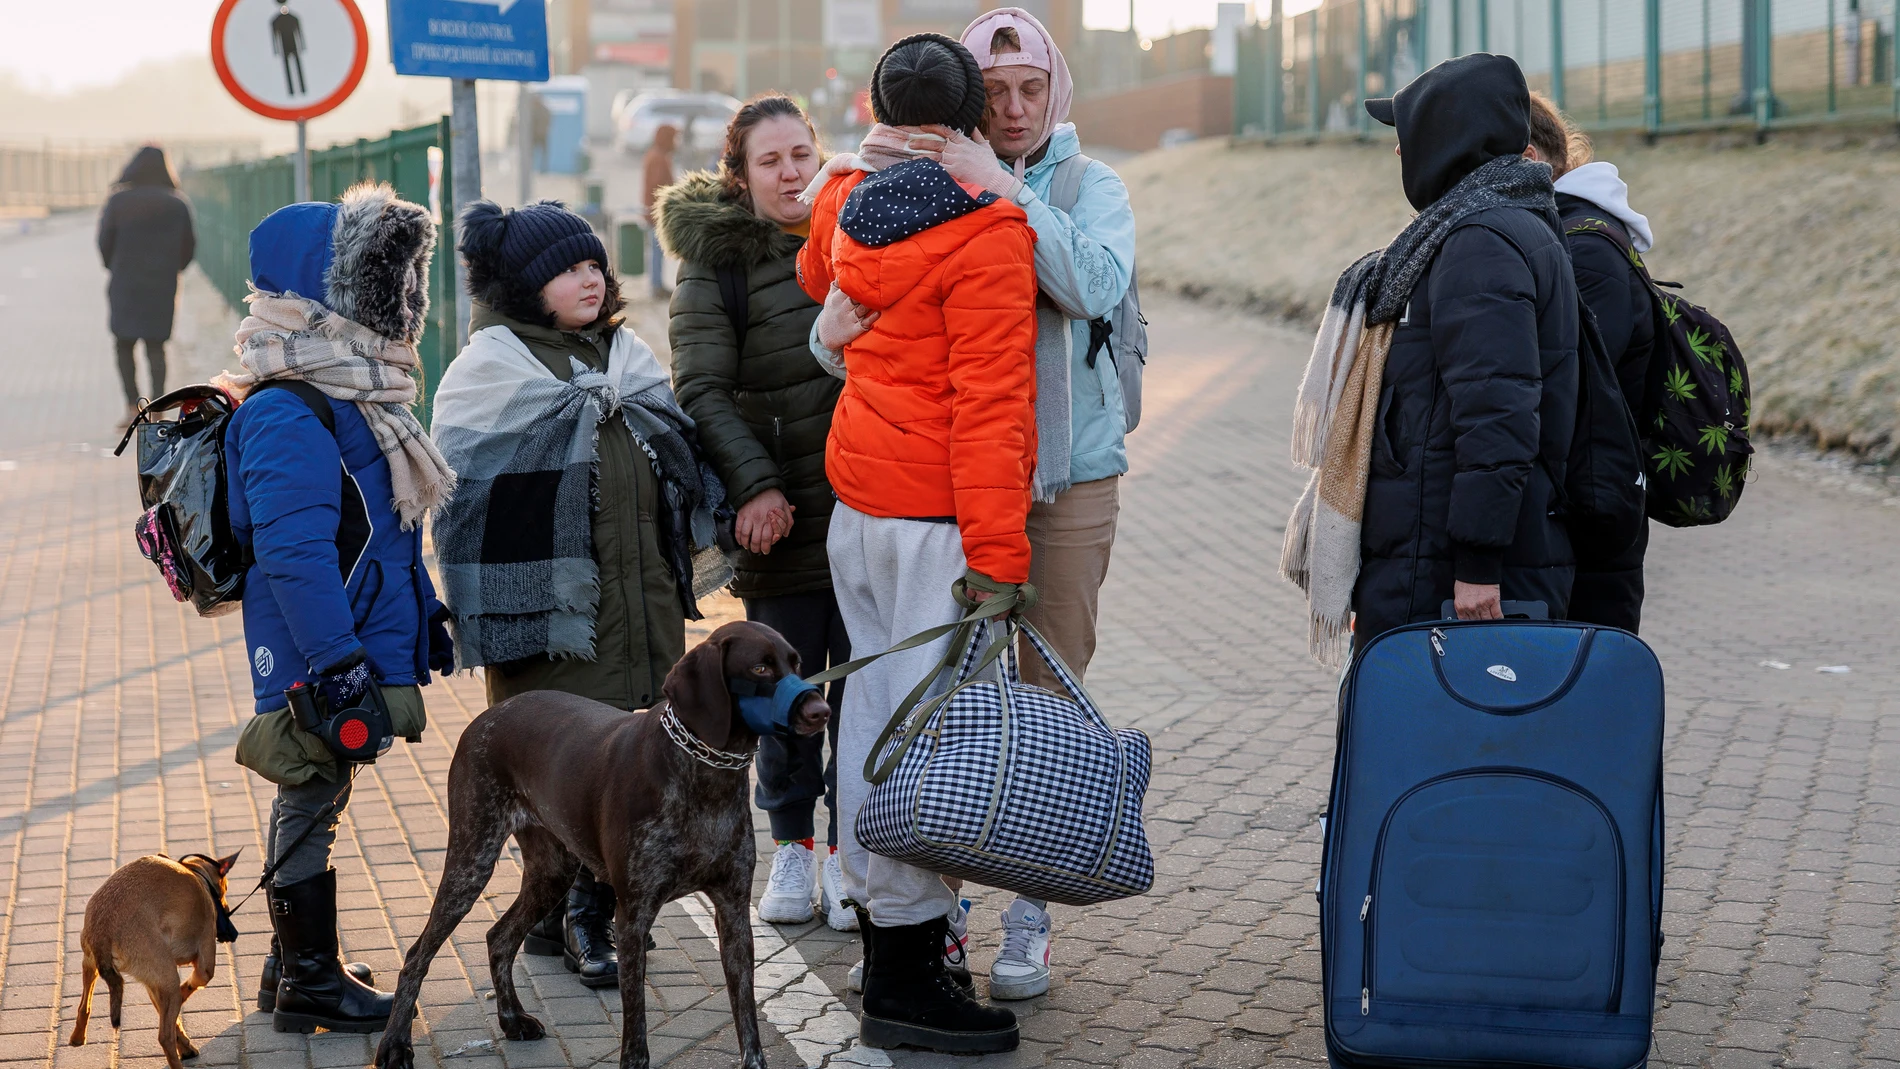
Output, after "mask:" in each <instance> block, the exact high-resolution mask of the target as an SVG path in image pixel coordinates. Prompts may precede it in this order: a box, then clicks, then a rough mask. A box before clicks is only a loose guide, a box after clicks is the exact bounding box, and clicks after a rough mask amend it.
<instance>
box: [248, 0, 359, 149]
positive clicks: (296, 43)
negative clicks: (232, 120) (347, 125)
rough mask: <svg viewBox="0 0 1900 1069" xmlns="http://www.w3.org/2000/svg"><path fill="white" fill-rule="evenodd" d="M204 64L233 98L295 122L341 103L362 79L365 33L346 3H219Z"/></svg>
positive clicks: (285, 0) (286, 0)
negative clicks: (208, 56)
mask: <svg viewBox="0 0 1900 1069" xmlns="http://www.w3.org/2000/svg"><path fill="white" fill-rule="evenodd" d="M211 62H212V65H213V66H215V67H216V68H217V70H218V78H219V80H220V81H222V82H224V87H225V88H226V89H228V90H230V92H231V95H232V96H233V97H236V98H237V101H238V103H240V104H242V105H244V106H245V107H247V108H249V109H251V110H252V111H254V112H257V113H258V114H259V115H265V116H268V117H270V118H273V119H288V120H303V119H309V118H314V117H315V116H318V115H322V114H323V113H324V112H327V111H329V110H330V109H332V108H334V107H336V106H337V105H338V104H341V103H343V101H344V100H345V99H347V98H348V97H349V95H350V93H351V91H353V90H354V89H355V88H356V84H357V83H358V82H360V81H362V79H363V69H364V67H365V66H366V65H367V64H368V62H369V32H368V30H367V29H366V28H365V27H364V24H363V14H362V12H360V11H358V10H357V9H356V5H355V4H354V3H353V2H351V0H224V3H223V5H222V6H220V7H219V8H218V14H217V17H216V18H215V19H213V20H212V23H211Z"/></svg>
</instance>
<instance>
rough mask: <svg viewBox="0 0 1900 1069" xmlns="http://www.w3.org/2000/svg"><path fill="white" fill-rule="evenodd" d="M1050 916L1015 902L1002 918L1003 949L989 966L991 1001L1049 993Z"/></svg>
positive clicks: (1022, 902)
mask: <svg viewBox="0 0 1900 1069" xmlns="http://www.w3.org/2000/svg"><path fill="white" fill-rule="evenodd" d="M1053 944H1054V939H1053V937H1051V936H1050V934H1049V914H1048V913H1047V912H1045V911H1043V910H1040V909H1037V908H1036V907H1035V906H1032V905H1030V904H1029V903H1028V902H1025V901H1023V900H1022V899H1020V898H1018V899H1017V900H1016V901H1015V902H1013V903H1011V904H1010V907H1009V911H1008V912H1007V913H1004V914H1003V948H1002V949H1001V950H999V951H997V953H996V963H995V964H994V965H991V966H990V997H991V998H1000V999H1019V998H1035V997H1036V996H1037V995H1040V994H1044V993H1045V992H1047V991H1048V990H1049V951H1050V948H1051V946H1052V945H1053Z"/></svg>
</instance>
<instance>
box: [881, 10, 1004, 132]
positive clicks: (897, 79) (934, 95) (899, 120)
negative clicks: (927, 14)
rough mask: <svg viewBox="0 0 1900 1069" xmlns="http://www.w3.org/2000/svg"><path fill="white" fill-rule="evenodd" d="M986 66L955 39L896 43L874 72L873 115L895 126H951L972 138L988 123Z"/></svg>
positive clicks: (921, 36) (926, 37) (933, 36)
mask: <svg viewBox="0 0 1900 1069" xmlns="http://www.w3.org/2000/svg"><path fill="white" fill-rule="evenodd" d="M987 106H988V95H987V94H986V93H985V92H984V89H983V68H982V67H981V66H980V65H978V63H977V61H976V57H975V56H974V55H972V54H971V53H970V50H969V49H967V48H965V47H963V44H962V42H960V41H957V40H956V39H955V38H951V37H945V36H944V35H943V34H940V33H917V34H912V35H911V36H909V37H906V38H904V39H903V40H901V41H899V42H897V43H896V44H894V45H892V46H891V47H890V48H888V49H886V50H885V52H884V54H883V55H882V56H880V57H878V61H877V67H876V68H875V69H874V70H872V72H871V111H872V113H873V114H874V115H876V116H877V120H878V121H879V122H882V123H888V124H890V125H892V126H928V125H930V124H932V123H937V124H941V125H944V126H948V127H950V128H951V129H953V130H956V131H958V132H960V133H963V134H964V135H966V136H967V135H969V134H970V133H972V132H974V131H975V130H976V128H977V127H978V126H979V125H981V124H982V122H983V111H984V109H985V108H986V107H987Z"/></svg>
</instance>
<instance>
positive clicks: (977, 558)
mask: <svg viewBox="0 0 1900 1069" xmlns="http://www.w3.org/2000/svg"><path fill="white" fill-rule="evenodd" d="M871 100H872V107H873V109H874V111H875V112H876V115H877V118H878V121H879V122H880V123H884V124H890V125H893V126H900V125H901V126H910V127H919V126H925V125H929V124H941V125H944V126H948V127H950V128H952V129H955V130H958V131H960V132H962V133H964V134H966V135H967V134H969V133H971V132H973V131H974V130H975V129H976V127H977V125H978V124H979V123H980V122H982V119H983V110H984V89H983V72H982V69H981V68H980V67H979V66H978V65H977V61H976V57H975V56H973V55H971V54H970V51H969V49H967V48H964V47H963V46H962V45H961V44H959V43H957V42H956V41H954V40H951V39H950V38H947V37H943V36H941V35H938V34H917V35H914V36H911V37H907V38H905V39H903V40H901V41H899V42H898V43H897V44H895V45H892V46H891V48H890V49H889V50H888V51H886V52H885V53H884V55H883V57H882V58H880V59H879V60H878V63H877V67H876V69H875V71H874V73H873V74H872V76H871ZM900 140H901V138H900ZM863 166H864V167H866V168H868V167H871V166H873V165H872V164H870V163H865V164H864V165H863ZM826 174H827V176H828V180H827V181H825V182H824V183H823V185H822V187H821V188H819V189H818V190H817V191H816V195H815V203H814V206H813V211H812V227H811V239H810V240H809V241H807V242H806V243H805V247H804V248H803V249H802V250H800V252H799V254H798V275H799V281H800V283H801V284H802V285H803V286H804V289H805V292H806V294H807V295H809V296H810V297H811V298H812V299H813V300H820V299H824V298H826V297H827V296H828V295H829V294H830V292H831V289H832V286H833V284H834V282H835V283H836V284H837V286H838V287H839V289H840V292H841V293H843V294H844V295H845V296H847V297H848V298H849V299H851V300H852V301H855V302H857V304H858V305H861V306H864V307H866V308H868V309H870V310H872V311H875V312H876V313H877V314H878V318H877V319H876V322H875V324H874V325H873V328H872V329H871V331H870V332H869V333H866V334H863V335H862V336H860V337H858V338H857V339H856V340H854V341H852V342H851V343H850V344H848V345H846V346H845V348H844V353H843V359H844V364H845V367H846V369H847V371H848V376H847V377H846V379H845V384H844V391H843V394H842V395H841V396H840V397H839V400H838V407H837V410H836V413H835V415H834V416H833V420H832V428H831V437H830V440H829V442H828V443H827V445H826V449H825V471H826V474H827V475H828V476H829V478H830V480H831V485H832V488H833V490H834V491H835V492H836V493H837V495H838V503H837V505H836V506H835V507H834V509H833V512H832V516H831V526H830V532H829V535H828V538H827V543H826V549H827V552H828V555H829V558H830V561H831V572H832V582H833V584H834V587H835V589H836V591H837V597H838V606H839V609H840V611H841V612H842V613H843V615H844V620H845V626H846V628H847V629H848V630H849V632H850V635H851V645H852V648H853V649H856V650H860V651H880V650H886V649H889V648H890V647H891V646H892V645H894V644H896V643H897V642H899V641H901V640H903V639H905V638H908V637H910V636H911V635H913V634H915V633H917V632H918V631H921V630H923V629H925V628H928V627H934V626H937V625H941V624H945V623H949V622H952V621H955V620H957V619H959V618H960V617H961V616H962V615H963V613H962V610H961V609H960V607H959V604H958V601H957V600H956V599H957V596H958V595H961V596H963V597H965V598H966V599H968V600H971V601H980V600H983V599H985V598H988V597H991V596H995V595H997V594H1008V593H1013V592H1015V591H1017V590H1018V589H1019V587H1020V586H1021V585H1022V584H1024V583H1026V582H1027V580H1028V579H1029V564H1030V551H1029V538H1028V535H1027V533H1026V525H1027V522H1028V516H1029V497H1030V494H1029V491H1030V479H1031V473H1032V469H1033V467H1034V465H1035V460H1036V423H1035V394H1036V382H1035V337H1036V327H1035V306H1036V278H1035V266H1034V265H1035V261H1034V256H1035V252H1034V242H1035V234H1034V232H1033V231H1032V230H1030V228H1029V224H1028V219H1027V217H1026V216H1025V215H1024V214H1023V211H1022V209H1021V208H1019V207H1017V206H1016V205H1014V204H1011V203H1009V202H1008V201H1005V200H1003V199H1002V198H1000V197H997V196H996V195H994V194H992V193H987V192H983V193H972V192H970V191H969V190H968V189H966V188H965V187H964V186H961V185H959V184H958V183H956V182H955V181H954V180H952V179H951V178H950V176H949V175H948V173H947V172H946V171H945V170H944V168H943V167H942V165H941V164H939V163H937V162H936V161H934V160H930V159H908V160H905V161H904V162H897V163H893V164H891V165H889V166H884V167H883V169H881V170H877V171H875V173H866V171H865V170H864V169H855V168H854V167H853V166H852V163H851V161H849V160H847V161H846V162H845V163H844V164H843V165H841V167H840V170H838V171H835V172H834V171H832V170H831V169H830V168H829V167H827V169H826ZM862 314H865V315H868V314H869V313H868V312H867V313H862ZM949 641H950V640H949V638H948V637H944V638H940V639H938V640H937V641H936V642H932V643H929V644H927V645H924V646H919V647H917V648H915V649H912V650H907V651H904V652H902V653H897V654H893V655H891V656H889V657H886V658H884V659H883V660H880V661H877V662H875V663H873V664H871V665H869V666H866V667H865V668H863V669H861V670H860V671H859V672H858V673H857V674H856V675H855V676H854V677H853V678H852V680H851V685H850V687H849V688H847V689H846V691H845V696H844V709H843V715H842V721H843V722H842V723H841V724H840V726H839V738H838V742H839V745H838V749H839V753H838V773H839V774H838V832H839V838H840V839H841V841H842V849H841V853H842V854H843V858H844V873H845V891H846V893H847V894H849V895H850V896H851V898H852V899H853V900H854V901H856V902H858V903H860V904H861V905H862V908H863V909H864V910H865V914H864V915H862V916H860V918H859V923H860V926H861V928H862V931H863V938H864V945H865V965H864V982H863V990H864V1005H863V1015H862V1017H861V1019H860V1028H859V1037H860V1040H861V1041H862V1042H864V1043H865V1044H867V1045H870V1046H878V1047H891V1046H897V1045H900V1044H908V1045H914V1046H921V1047H925V1048H928V1049H932V1050H940V1051H948V1052H964V1053H982V1052H988V1051H1000V1050H1010V1049H1013V1048H1014V1047H1015V1046H1016V1044H1017V1041H1018V1032H1017V1028H1016V1018H1015V1015H1014V1014H1012V1013H1010V1012H1009V1011H1008V1010H1003V1009H997V1008H993V1007H986V1006H982V1005H980V1004H978V1003H977V1002H975V1001H974V1000H973V998H972V997H971V995H970V993H969V992H967V991H966V990H965V989H964V988H963V987H962V985H961V984H960V983H959V982H958V979H957V978H956V977H955V976H954V975H953V974H952V973H951V971H950V969H949V968H948V966H947V965H946V963H945V960H944V943H945V940H946V938H947V937H948V935H949V931H950V922H949V914H950V913H951V911H952V910H953V909H955V908H956V905H957V900H956V896H955V895H954V894H953V893H952V892H951V891H950V888H949V887H948V886H947V885H946V884H945V883H944V881H943V879H942V878H941V877H939V876H938V875H937V874H936V873H933V872H929V871H926V870H924V869H919V868H915V867H913V866H910V865H907V864H904V863H902V862H899V861H895V860H892V859H890V858H885V857H880V856H877V855H873V854H871V853H869V852H868V851H866V850H865V849H864V848H863V846H862V845H860V844H859V843H858V841H857V837H856V835H855V834H854V831H855V828H854V822H855V820H856V818H857V814H858V811H859V809H860V808H861V807H862V806H863V804H864V800H865V796H866V795H867V793H868V792H869V789H870V785H869V784H868V783H867V782H866V780H865V777H864V766H865V761H866V758H867V757H869V756H870V752H871V749H872V746H873V744H874V741H875V740H876V738H877V736H878V734H879V732H880V731H882V730H883V729H884V727H885V725H886V724H887V723H888V722H889V720H890V717H891V715H892V713H893V712H894V711H896V709H897V708H898V705H899V703H900V702H901V700H902V696H903V695H904V694H905V693H906V692H907V691H909V690H910V689H911V687H912V686H913V685H914V684H915V683H916V682H917V680H918V679H920V678H922V677H923V675H924V674H925V672H926V671H927V670H928V669H929V667H930V666H931V665H933V664H935V663H936V662H937V661H938V660H939V659H941V658H942V656H943V654H944V651H945V649H946V648H947V644H948V643H949Z"/></svg>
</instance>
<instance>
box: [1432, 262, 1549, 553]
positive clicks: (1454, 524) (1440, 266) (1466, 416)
mask: <svg viewBox="0 0 1900 1069" xmlns="http://www.w3.org/2000/svg"><path fill="white" fill-rule="evenodd" d="M1428 296H1429V299H1430V300H1431V316H1432V320H1431V323H1432V356H1433V359H1434V360H1435V361H1436V363H1437V365H1438V375H1439V378H1440V380H1441V381H1442V382H1444V384H1445V391H1446V394H1447V397H1448V400H1449V401H1450V406H1451V430H1452V435H1453V438H1454V445H1453V460H1454V463H1455V465H1456V467H1455V470H1454V474H1453V475H1452V483H1451V518H1450V534H1451V542H1452V568H1453V575H1454V577H1455V578H1456V579H1458V580H1459V581H1460V582H1465V583H1486V584H1489V583H1496V582H1498V581H1499V579H1500V578H1501V576H1502V574H1503V566H1504V552H1505V550H1506V549H1508V548H1509V547H1510V545H1511V541H1512V539H1513V538H1514V537H1515V536H1516V534H1517V517H1518V512H1519V510H1520V508H1521V506H1522V504H1523V497H1524V485H1525V483H1526V482H1527V481H1528V480H1529V479H1530V474H1531V467H1532V465H1534V464H1535V463H1536V462H1537V451H1538V424H1539V416H1538V406H1539V404H1540V403H1541V402H1542V400H1543V391H1544V379H1543V368H1542V365H1541V363H1540V362H1539V358H1538V344H1537V280H1536V279H1535V278H1534V277H1533V276H1532V274H1531V267H1530V264H1528V263H1526V262H1525V260H1524V255H1523V254H1522V253H1521V252H1519V251H1518V249H1517V246H1515V245H1513V244H1511V242H1510V241H1509V240H1507V239H1506V238H1505V237H1504V236H1503V235H1501V234H1499V233H1497V232H1496V231H1493V230H1490V229H1488V228H1486V227H1483V226H1466V227H1461V228H1459V229H1457V230H1454V231H1452V233H1451V235H1450V236H1448V237H1447V238H1446V239H1445V244H1444V245H1443V247H1441V248H1440V249H1439V252H1438V260H1437V263H1436V264H1434V265H1433V267H1432V273H1431V286H1430V292H1429V294H1428Z"/></svg>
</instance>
